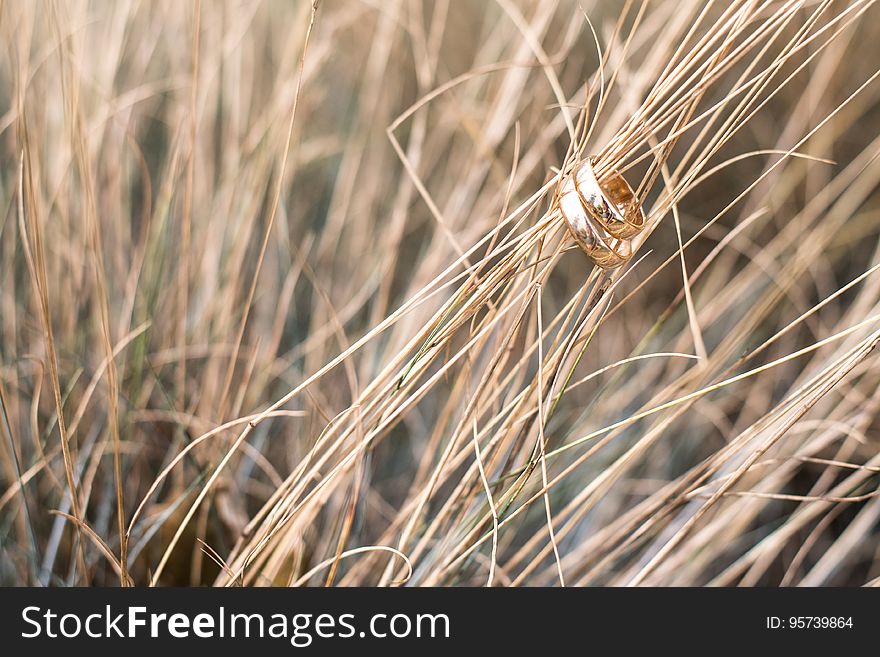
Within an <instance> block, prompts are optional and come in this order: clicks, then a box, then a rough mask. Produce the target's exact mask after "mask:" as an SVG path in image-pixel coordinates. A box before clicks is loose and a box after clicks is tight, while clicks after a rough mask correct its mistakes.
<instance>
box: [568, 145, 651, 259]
mask: <svg viewBox="0 0 880 657" xmlns="http://www.w3.org/2000/svg"><path fill="white" fill-rule="evenodd" d="M594 163H595V158H588V159H587V160H586V161H585V162H584V163H583V164H581V165H580V166H578V167H577V168H576V169H575V170H574V172H573V173H572V174H571V175H570V176H569V177H568V178H567V179H566V180H565V182H564V183H563V185H562V189H561V190H560V193H559V201H558V203H559V211H560V212H561V213H562V216H563V217H564V218H565V221H566V223H567V224H568V230H569V232H570V233H571V236H572V237H573V238H574V241H575V242H577V244H578V246H579V247H580V248H581V249H582V250H583V252H584V253H586V254H587V256H589V257H590V259H591V260H592V261H593V262H594V263H595V264H596V265H598V266H599V267H601V268H603V269H616V268H617V267H620V266H621V265H622V264H624V263H625V262H626V261H627V260H629V259H630V257H631V256H632V245H631V244H630V241H629V240H630V238H632V237H634V236H635V235H637V234H638V233H640V232H641V231H642V229H643V228H644V227H645V213H644V211H643V210H642V206H641V204H639V202H638V199H637V198H636V196H635V193H633V190H632V187H630V186H629V183H627V182H626V180H625V179H624V177H623V176H622V175H621V174H620V173H618V172H617V171H611V172H609V173H608V174H607V175H606V176H605V177H604V178H603V179H602V182H601V183H600V182H599V180H598V178H597V177H596V173H595V170H594V169H593V166H594Z"/></svg>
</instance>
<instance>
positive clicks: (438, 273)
mask: <svg viewBox="0 0 880 657" xmlns="http://www.w3.org/2000/svg"><path fill="white" fill-rule="evenodd" d="M876 5H877V3H876V2H875V0H850V1H849V2H841V1H834V0H726V1H725V2H715V1H714V0H631V1H629V0H620V1H617V0H613V1H608V0H582V1H581V2H580V3H578V2H575V0H559V1H555V0H545V1H537V0H535V1H526V0H492V1H481V0H323V1H322V2H320V3H318V5H317V7H316V8H315V7H313V6H312V5H311V3H310V2H308V1H307V0H299V1H296V0H262V1H255V0H254V1H252V0H203V1H201V2H198V1H197V0H193V1H192V2H177V1H174V0H159V1H155V2H136V1H135V0H121V1H118V2H111V1H109V0H100V1H99V0H94V1H90V2H86V1H83V0H77V1H69V2H68V1H62V0H45V1H42V2H14V1H12V0H5V1H4V2H2V3H0V34H2V47H0V158H2V166H0V201H2V204H3V205H2V213H0V584H17V585H50V586H65V585H97V586H102V585H119V584H120V583H121V584H139V585H144V584H158V585H172V584H174V585H189V584H216V585H225V586H238V585H245V586H251V585H256V586H260V585H309V586H363V585H371V586H372V585H382V586H387V585H393V586H400V585H406V586H431V585H434V586H438V585H439V586H461V585H467V586H483V585H489V586H556V585H563V584H564V585H566V586H587V585H614V586H619V585H642V586H656V585H687V586H707V585H728V586H729V585H740V586H758V585H760V586H796V585H813V586H829V585H865V584H875V585H876V584H880V495H878V483H880V363H878V357H877V352H876V350H875V347H876V345H877V343H878V341H880V273H878V271H877V269H878V267H880V129H878V128H880V81H878V79H877V78H878V76H880V57H878V52H880V50H878V40H880V8H878V7H877V6H876ZM589 157H595V158H596V159H595V161H594V162H595V171H596V173H597V175H598V181H600V182H601V184H607V181H609V180H612V179H613V178H614V177H615V176H617V175H618V174H619V175H622V176H623V178H624V179H625V180H627V181H628V183H629V184H630V185H631V186H632V188H633V189H634V190H635V193H636V196H637V198H638V201H639V203H640V205H641V207H642V208H643V209H644V213H645V215H646V221H645V226H644V227H643V228H642V229H641V230H638V231H636V234H635V235H634V236H633V237H632V238H631V240H632V241H631V244H629V245H628V246H630V247H631V251H632V252H631V253H629V252H626V253H625V254H623V255H621V257H620V262H619V263H617V264H620V266H618V267H615V268H608V269H601V268H599V267H597V266H594V260H592V259H591V258H590V257H588V255H587V254H585V252H584V251H583V250H581V249H580V248H579V247H578V245H577V244H576V243H575V241H574V240H573V239H572V236H571V234H570V233H569V231H568V229H567V227H566V222H565V220H564V218H563V216H562V215H561V214H560V211H559V199H560V190H562V189H563V187H564V185H565V183H566V181H568V180H569V179H570V176H572V175H574V174H575V172H577V171H578V170H579V167H580V166H582V164H583V162H585V161H586V160H587V158H589ZM597 184H599V183H597ZM633 207H634V208H635V207H638V206H633ZM594 255H595V254H594Z"/></svg>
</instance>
